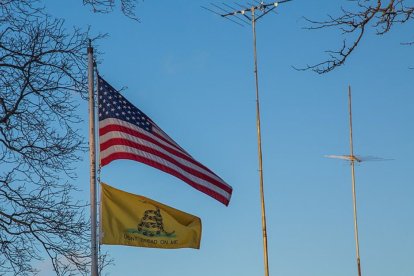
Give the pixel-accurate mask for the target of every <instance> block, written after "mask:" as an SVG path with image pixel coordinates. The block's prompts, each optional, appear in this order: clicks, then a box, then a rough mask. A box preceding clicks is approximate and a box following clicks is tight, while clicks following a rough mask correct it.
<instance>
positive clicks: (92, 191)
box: [88, 40, 98, 276]
mask: <svg viewBox="0 0 414 276" xmlns="http://www.w3.org/2000/svg"><path fill="white" fill-rule="evenodd" d="M93 84H94V80H93V48H92V45H91V41H90V40H89V47H88V90H89V160H90V201H91V202H90V204H91V259H92V262H91V275H92V276H98V253H97V247H96V237H97V234H96V219H97V218H96V214H97V211H96V154H95V95H94V86H93Z"/></svg>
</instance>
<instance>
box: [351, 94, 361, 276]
mask: <svg viewBox="0 0 414 276" xmlns="http://www.w3.org/2000/svg"><path fill="white" fill-rule="evenodd" d="M351 100H352V98H351V86H348V103H349V104H348V106H349V144H350V149H351V155H350V157H351V158H350V161H351V174H352V200H353V207H354V235H355V248H356V260H357V266H358V276H361V259H360V256H359V239H358V219H357V205H356V192H355V160H357V159H356V158H355V156H354V145H353V140H352V101H351Z"/></svg>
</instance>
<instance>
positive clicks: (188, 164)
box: [100, 131, 231, 192]
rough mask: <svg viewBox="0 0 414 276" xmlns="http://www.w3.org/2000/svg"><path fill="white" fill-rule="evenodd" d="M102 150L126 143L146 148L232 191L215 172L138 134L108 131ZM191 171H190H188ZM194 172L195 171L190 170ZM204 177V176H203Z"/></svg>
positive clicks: (139, 148) (104, 136) (142, 148)
mask: <svg viewBox="0 0 414 276" xmlns="http://www.w3.org/2000/svg"><path fill="white" fill-rule="evenodd" d="M101 138H102V139H101V141H100V144H101V147H100V150H101V151H105V150H106V149H107V148H109V147H110V146H112V145H125V146H129V147H132V148H135V149H137V150H144V151H146V152H151V153H153V154H158V155H159V156H161V157H164V158H166V159H167V160H169V161H170V162H172V163H174V164H176V165H177V166H180V165H181V164H182V165H183V166H182V168H183V169H185V168H189V169H190V170H195V172H194V174H197V173H198V174H203V175H205V176H206V177H208V179H211V180H210V181H212V182H213V183H216V184H217V185H218V186H221V188H222V189H224V190H226V191H227V192H230V191H231V188H230V187H229V186H227V185H226V184H225V182H224V181H223V180H222V179H221V178H219V177H218V176H216V175H215V174H211V173H210V172H209V171H206V170H204V169H203V168H202V167H200V166H198V164H195V163H194V162H192V161H193V160H189V161H188V160H186V159H183V158H180V157H179V156H177V155H174V154H171V153H170V152H168V151H167V150H165V149H164V148H163V147H159V146H158V145H155V144H153V143H150V142H148V141H146V140H145V139H141V138H138V137H136V136H132V135H129V134H126V133H124V132H119V131H111V132H108V133H106V134H105V135H103V136H101ZM188 172H190V171H188ZM190 173H193V172H190ZM202 178H203V177H202Z"/></svg>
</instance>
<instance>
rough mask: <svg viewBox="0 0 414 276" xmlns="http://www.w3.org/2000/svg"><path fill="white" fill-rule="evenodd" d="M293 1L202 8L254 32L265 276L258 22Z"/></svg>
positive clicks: (266, 264)
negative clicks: (246, 26) (249, 26)
mask: <svg viewBox="0 0 414 276" xmlns="http://www.w3.org/2000/svg"><path fill="white" fill-rule="evenodd" d="M290 1H292V0H282V1H278V2H271V3H265V2H264V1H260V2H259V1H257V0H254V3H249V2H248V3H247V6H246V5H240V4H239V3H234V4H235V5H237V6H238V8H236V7H233V6H231V5H229V4H226V3H223V4H222V6H219V5H216V4H213V3H212V4H211V7H210V8H207V7H202V8H204V9H206V10H208V11H210V12H212V13H215V14H217V15H219V16H221V17H223V18H226V19H228V20H230V21H232V22H233V23H235V24H237V25H240V26H244V25H246V24H247V25H249V24H251V25H252V30H253V57H254V76H255V80H256V127H257V149H258V158H259V177H260V182H259V184H260V202H261V212H262V235H263V256H264V272H265V276H269V264H268V253H267V231H266V208H265V199H264V187H263V160H262V138H261V129H260V101H259V78H258V71H257V50H256V22H257V21H258V20H259V19H261V18H262V17H263V16H265V15H266V14H268V13H270V12H275V9H276V7H278V6H279V4H282V3H286V2H290Z"/></svg>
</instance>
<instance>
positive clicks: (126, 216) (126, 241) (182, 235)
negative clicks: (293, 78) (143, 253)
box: [100, 183, 201, 249]
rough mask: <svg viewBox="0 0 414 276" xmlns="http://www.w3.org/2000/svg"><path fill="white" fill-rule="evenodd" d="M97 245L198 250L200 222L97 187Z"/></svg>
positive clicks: (109, 188)
mask: <svg viewBox="0 0 414 276" xmlns="http://www.w3.org/2000/svg"><path fill="white" fill-rule="evenodd" d="M100 217H101V219H100V222H101V223H100V230H101V241H100V242H101V244H118V245H129V246H140V247H153V248H166V249H172V248H185V247H187V248H196V249H198V248H200V239H201V220H200V219H199V218H198V217H196V216H193V215H190V214H187V213H184V212H182V211H180V210H177V209H174V208H172V207H169V206H167V205H164V204H161V203H159V202H156V201H154V200H151V199H149V198H146V197H143V196H139V195H134V194H130V193H127V192H124V191H121V190H118V189H115V188H113V187H111V186H109V185H106V184H105V183H101V212H100Z"/></svg>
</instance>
